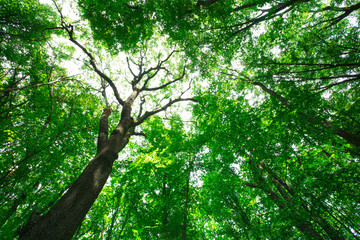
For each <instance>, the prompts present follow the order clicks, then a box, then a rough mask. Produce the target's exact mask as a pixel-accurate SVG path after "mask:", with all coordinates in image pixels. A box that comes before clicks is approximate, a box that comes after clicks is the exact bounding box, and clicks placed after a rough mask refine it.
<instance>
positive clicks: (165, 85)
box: [141, 66, 186, 91]
mask: <svg viewBox="0 0 360 240" xmlns="http://www.w3.org/2000/svg"><path fill="white" fill-rule="evenodd" d="M185 70H186V67H185V66H184V69H183V73H182V74H181V76H180V77H178V78H176V79H174V80H172V81H170V82H168V83H166V84H163V85H161V86H159V87H155V88H145V87H143V88H142V89H141V90H142V91H156V90H160V89H163V88H166V87H167V86H169V85H170V84H173V83H175V82H178V81H180V80H181V79H183V78H184V76H185V74H186V71H185ZM147 81H148V80H147ZM145 86H146V85H145Z"/></svg>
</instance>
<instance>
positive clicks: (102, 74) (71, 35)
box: [64, 25, 124, 106]
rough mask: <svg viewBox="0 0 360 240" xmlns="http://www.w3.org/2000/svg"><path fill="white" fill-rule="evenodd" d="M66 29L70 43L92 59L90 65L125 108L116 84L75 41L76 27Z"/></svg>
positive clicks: (69, 26)
mask: <svg viewBox="0 0 360 240" xmlns="http://www.w3.org/2000/svg"><path fill="white" fill-rule="evenodd" d="M64 29H65V30H66V31H67V33H68V34H69V37H70V41H71V42H73V43H74V44H75V45H76V46H78V47H79V48H80V49H81V50H82V51H83V52H84V53H85V54H86V55H87V56H88V57H89V58H90V65H91V66H92V67H93V69H94V71H95V72H96V73H97V74H98V75H99V76H100V77H102V78H103V79H104V80H105V81H106V82H107V83H109V85H110V87H111V88H112V89H113V91H114V95H115V98H116V100H117V101H118V102H119V103H120V104H121V105H122V106H123V105H124V101H123V100H122V99H121V97H120V95H119V91H118V90H117V88H116V86H115V84H114V82H113V81H112V80H111V79H110V78H109V77H108V76H106V75H105V74H104V73H103V72H102V71H100V70H99V68H98V67H97V65H96V63H95V58H94V56H93V55H92V54H91V53H90V52H89V51H88V50H87V49H86V48H85V47H84V46H82V45H81V44H80V43H79V42H78V41H76V40H75V39H74V36H73V33H74V26H72V25H68V26H64Z"/></svg>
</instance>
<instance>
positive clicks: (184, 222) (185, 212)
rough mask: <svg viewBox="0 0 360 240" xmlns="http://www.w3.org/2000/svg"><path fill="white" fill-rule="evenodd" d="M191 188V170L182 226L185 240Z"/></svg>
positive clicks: (186, 190) (187, 183)
mask: <svg viewBox="0 0 360 240" xmlns="http://www.w3.org/2000/svg"><path fill="white" fill-rule="evenodd" d="M189 190H190V172H189V175H188V178H187V180H186V189H185V207H184V220H183V226H182V239H183V240H185V239H186V237H187V234H186V230H187V229H186V228H187V216H188V203H189Z"/></svg>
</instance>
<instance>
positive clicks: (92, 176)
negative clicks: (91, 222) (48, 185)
mask: <svg viewBox="0 0 360 240" xmlns="http://www.w3.org/2000/svg"><path fill="white" fill-rule="evenodd" d="M129 108H130V109H129ZM130 113H131V106H129V107H126V106H125V107H124V109H123V115H122V117H121V120H120V123H119V124H118V126H117V127H116V129H115V130H114V131H113V133H112V134H111V136H110V138H109V140H108V141H107V142H106V145H105V146H104V147H103V149H102V150H101V149H99V150H98V151H99V152H98V155H97V156H96V157H95V158H94V159H93V160H91V162H90V163H89V164H88V166H87V167H86V168H85V170H84V171H83V172H82V173H81V175H80V176H79V178H78V179H76V180H75V182H74V183H73V184H72V186H71V187H70V188H69V189H68V191H66V192H65V194H64V195H63V196H62V197H61V198H60V200H59V201H58V202H57V203H56V204H55V205H54V206H53V207H52V208H51V209H50V210H49V211H48V212H47V213H46V214H44V215H42V216H40V217H37V216H36V211H35V212H34V213H33V214H32V216H31V217H30V219H29V221H28V223H27V225H26V226H25V227H24V228H23V229H21V230H20V236H19V239H20V240H25V239H26V240H28V239H32V240H35V239H36V240H39V239H41V240H67V239H69V240H70V239H71V238H72V236H73V235H74V234H75V232H76V230H77V229H78V228H79V227H80V226H81V223H82V221H83V219H84V218H85V216H86V214H87V212H88V211H89V209H90V208H91V206H92V205H93V203H94V202H95V200H96V198H97V197H98V195H99V194H100V192H101V190H102V188H103V186H104V184H105V183H106V181H107V179H108V177H109V175H110V173H111V170H112V166H113V163H114V161H115V160H116V159H117V157H118V153H119V152H120V151H121V150H122V149H123V148H124V147H125V146H126V145H127V143H128V142H129V139H130V136H131V134H132V133H133V130H134V129H133V127H132V123H133V120H132V118H131V117H130ZM104 114H105V110H104ZM108 115H109V114H107V116H108ZM101 127H102V126H100V130H99V135H100V134H101V133H102V132H103V130H104V129H102V128H101Z"/></svg>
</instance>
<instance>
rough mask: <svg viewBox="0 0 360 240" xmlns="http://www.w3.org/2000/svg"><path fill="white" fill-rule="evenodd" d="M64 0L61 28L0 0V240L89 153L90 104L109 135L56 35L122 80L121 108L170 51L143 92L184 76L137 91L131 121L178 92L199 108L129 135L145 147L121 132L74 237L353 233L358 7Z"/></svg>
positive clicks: (44, 11)
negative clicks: (69, 6) (125, 140)
mask: <svg viewBox="0 0 360 240" xmlns="http://www.w3.org/2000/svg"><path fill="white" fill-rule="evenodd" d="M77 2H78V10H79V11H80V13H81V20H79V21H78V22H67V21H70V20H69V19H70V18H67V17H66V16H65V17H64V18H61V16H58V15H59V13H58V12H57V11H58V10H59V9H56V8H52V7H51V6H49V5H43V4H40V3H39V2H38V1H34V0H26V1H12V0H0V24H1V29H0V79H1V81H0V90H1V92H0V105H1V106H2V108H1V111H0V132H1V134H0V142H1V146H0V153H1V156H0V186H1V188H0V195H1V202H0V204H1V208H0V223H1V228H0V235H1V236H2V237H3V238H4V239H13V238H16V230H17V228H18V227H19V226H23V225H24V224H25V222H26V221H27V220H28V218H29V216H30V215H31V214H32V212H33V210H34V209H35V208H36V207H37V209H38V210H37V211H38V213H37V214H42V213H45V212H46V211H47V210H48V209H50V208H51V206H53V205H54V203H55V202H56V201H57V200H58V199H59V198H60V197H61V195H62V194H63V193H64V191H66V190H67V188H68V187H69V186H70V185H71V183H72V182H74V180H75V179H76V178H77V177H78V176H79V174H80V173H81V171H82V170H83V169H84V168H85V166H86V165H87V163H88V161H89V159H91V158H92V156H94V155H95V154H96V147H95V142H96V132H97V130H98V125H99V119H100V115H101V109H102V108H103V107H104V106H105V105H111V107H112V114H111V116H110V118H109V119H110V126H111V127H110V130H113V129H114V127H115V126H116V124H117V122H118V120H119V119H120V118H121V111H120V110H119V109H121V106H120V105H117V103H115V101H113V97H112V96H111V97H110V96H109V95H111V94H109V93H112V92H110V91H107V90H106V91H105V90H104V88H105V87H106V84H107V83H106V82H105V80H104V79H100V81H99V79H98V78H97V77H94V74H93V72H90V73H89V72H88V70H89V62H88V59H87V58H86V61H84V66H83V68H82V70H84V73H83V74H82V75H81V76H79V77H77V78H76V79H75V78H74V77H68V74H70V73H71V71H72V70H73V69H72V68H71V67H69V65H67V64H64V63H65V62H66V61H73V60H74V62H75V60H77V59H75V58H79V59H81V58H82V57H79V56H77V52H76V50H74V46H73V45H71V44H70V42H66V41H65V42H63V40H62V39H60V40H58V41H59V42H56V41H55V42H50V39H51V37H52V36H53V34H57V35H58V36H61V34H64V33H66V32H65V29H64V26H65V25H64V24H72V25H73V26H75V27H76V28H75V31H76V35H75V38H76V39H77V40H79V41H83V42H84V46H87V49H90V52H91V53H94V54H93V55H94V56H95V60H96V62H98V65H99V68H101V71H103V72H106V73H109V74H108V75H109V76H110V77H111V78H118V79H121V80H119V81H116V82H115V84H116V85H117V86H118V88H119V89H120V95H121V96H122V97H123V94H124V93H125V92H126V91H128V89H127V88H126V83H127V82H131V81H133V80H134V79H136V77H134V72H135V74H137V73H138V72H137V71H138V70H139V71H141V70H144V67H145V66H147V65H151V66H156V64H159V62H157V61H159V58H160V59H162V58H163V55H164V53H163V51H162V49H163V48H169V49H170V48H176V49H180V50H181V52H176V53H175V54H174V55H176V56H175V57H174V58H172V61H171V62H169V63H165V64H164V65H162V67H163V69H161V71H162V70H164V72H163V73H161V74H162V75H161V76H160V78H159V79H156V80H155V81H153V82H151V81H150V83H148V85H146V86H147V87H149V88H151V87H156V86H159V84H166V83H167V82H168V81H169V79H170V78H173V77H174V78H177V77H179V76H180V75H181V73H182V71H183V70H184V69H186V70H185V72H186V74H187V76H188V77H187V79H185V80H184V81H183V82H178V83H176V84H173V85H170V86H168V87H166V88H163V89H160V90H159V91H157V92H150V91H149V92H147V93H146V94H144V95H142V96H141V97H142V100H143V101H144V105H141V106H142V107H144V109H142V110H143V112H142V113H144V112H146V111H150V110H151V109H156V108H158V107H161V106H163V104H164V102H165V103H167V102H168V101H169V100H171V99H174V98H175V97H177V94H178V95H180V94H181V95H182V96H183V95H184V96H185V95H186V96H188V95H189V96H190V95H191V97H194V98H195V99H196V100H197V101H198V103H197V104H195V105H194V106H193V108H192V109H191V111H192V113H191V114H192V115H191V116H189V117H190V119H189V121H186V122H185V121H183V119H184V116H181V114H182V112H181V109H182V108H181V107H178V108H177V109H176V111H178V112H176V114H174V112H175V110H173V111H170V110H168V111H167V112H166V114H163V115H157V116H153V117H151V118H149V119H147V120H146V121H145V122H144V123H143V124H141V126H138V127H137V128H136V129H135V132H138V131H141V132H142V134H143V135H145V138H144V137H143V136H132V138H131V141H130V143H129V144H128V146H127V148H126V149H124V150H123V152H121V155H120V159H119V160H118V161H115V163H114V165H113V170H112V174H111V176H110V178H109V179H108V182H107V183H106V185H105V187H104V189H103V191H102V193H101V194H100V196H99V197H98V199H97V201H96V202H95V204H94V205H93V207H92V208H91V210H90V212H89V213H88V215H87V217H86V219H85V220H84V222H83V224H82V226H81V228H79V229H78V231H77V233H76V235H75V236H74V239H90V238H91V239H160V238H162V239H185V238H187V239H314V238H316V237H317V238H318V239H354V238H358V236H359V234H360V233H359V230H358V229H360V218H359V214H358V212H359V198H360V191H359V181H360V176H359V172H360V169H359V168H360V165H359V152H360V151H359V144H360V143H359V139H360V124H359V122H360V114H359V113H360V109H359V108H360V104H359V100H360V95H359V94H360V91H359V79H360V78H359V75H360V73H359V66H360V63H359V59H360V58H359V52H360V50H359V49H360V46H359V43H360V39H359V6H360V5H359V3H357V2H356V1H349V0H347V1H342V0H339V1H281V2H279V1H269V0H263V1H234V0H224V1H216V0H205V1H192V0H186V1H181V0H172V1H164V0H146V1H125V0H121V1H118V0H117V1H115V0H111V1H95V0H79V1H77ZM54 9H55V10H54ZM62 21H63V22H62ZM87 23H88V24H89V27H88V26H87ZM61 24H62V27H63V28H62V29H61V28H59V26H61ZM67 30H68V29H67ZM104 46H105V48H103V47H104ZM123 51H125V52H130V53H132V57H131V58H129V59H130V60H129V65H130V66H131V67H132V69H133V71H134V72H132V73H128V74H123V73H124V72H126V71H125V70H124V69H125V68H126V67H127V66H126V65H125V64H126V63H125V61H123V62H124V64H123V63H120V61H118V58H124V52H123ZM95 53H96V54H95ZM116 54H118V58H116V57H115V56H116ZM86 57H87V56H86ZM136 59H138V60H139V61H136ZM153 63H155V64H153ZM116 65H119V67H117V68H116ZM114 66H115V67H114ZM66 67H68V68H66ZM165 68H166V69H171V70H173V69H175V70H176V73H175V74H171V73H170V71H168V70H165ZM159 71H160V70H159ZM154 72H155V70H153V71H150V72H148V73H146V74H145V75H144V76H145V77H146V78H148V79H151V78H152V76H153V75H152V74H153V73H154ZM129 76H130V77H129ZM133 77H134V79H133ZM189 79H191V81H190V80H189ZM98 81H99V82H98ZM100 83H101V85H102V88H99V86H100ZM188 84H190V87H191V90H190V91H188V92H186V93H185V92H184V91H185V90H186V89H188V88H189V85H188ZM129 86H130V84H129ZM130 87H131V86H130ZM130 87H129V89H130ZM95 88H96V89H100V90H99V91H97V90H94V89H95ZM104 96H107V98H106V97H105V98H104ZM135 107H139V104H138V105H136V106H135ZM173 109H174V108H173ZM139 112H140V110H138V112H137V114H139Z"/></svg>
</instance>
